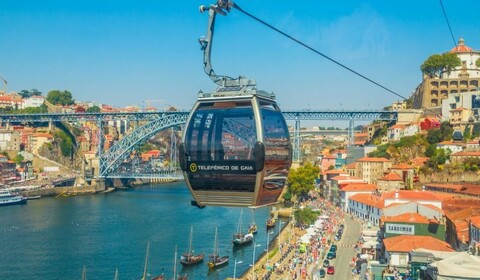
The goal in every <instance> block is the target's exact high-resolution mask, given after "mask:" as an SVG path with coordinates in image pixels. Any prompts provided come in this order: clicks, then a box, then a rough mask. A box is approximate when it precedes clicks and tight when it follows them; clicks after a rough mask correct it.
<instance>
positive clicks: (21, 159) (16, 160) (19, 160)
mask: <svg viewBox="0 0 480 280" xmlns="http://www.w3.org/2000/svg"><path fill="white" fill-rule="evenodd" d="M24 159H25V158H24V157H23V156H22V155H21V154H17V155H16V156H15V157H14V158H13V161H14V162H15V163H16V164H18V165H19V164H20V163H22V161H23V160H24Z"/></svg>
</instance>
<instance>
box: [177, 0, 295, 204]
mask: <svg viewBox="0 0 480 280" xmlns="http://www.w3.org/2000/svg"><path fill="white" fill-rule="evenodd" d="M233 5H234V4H233V2H231V1H221V0H219V1H217V4H216V5H210V7H208V8H205V7H203V6H202V7H200V10H201V11H206V10H208V11H209V24H208V29H207V36H206V38H202V39H200V43H201V46H202V49H203V51H204V68H205V72H206V73H207V74H208V75H209V76H210V78H211V79H212V80H213V81H214V82H215V83H216V84H217V85H218V88H217V89H216V91H215V92H213V93H203V92H200V93H199V96H198V99H197V102H196V103H195V105H194V106H193V108H192V111H191V113H190V115H189V117H188V119H187V124H186V127H185V129H184V134H183V138H182V143H181V144H180V145H179V157H180V166H181V169H182V171H183V175H184V177H185V181H186V184H187V186H188V188H189V189H190V192H191V193H192V196H193V198H194V199H195V204H196V205H198V206H205V205H224V206H243V207H245V206H264V205H269V204H272V203H275V202H276V201H277V200H278V198H279V196H280V194H281V193H282V191H283V188H284V186H285V182H286V179H287V175H288V170H289V169H290V166H291V154H292V152H291V149H292V148H291V144H290V137H289V132H288V127H287V124H286V122H285V119H284V117H283V115H282V113H281V111H280V108H279V107H278V105H277V103H276V102H275V95H274V94H273V93H267V92H266V91H262V90H257V89H256V83H255V81H253V80H249V79H246V78H244V77H239V78H236V79H234V78H231V77H227V76H218V75H216V74H215V72H214V71H213V69H212V67H211V63H210V52H211V44H212V37H213V28H214V22H215V16H216V14H217V13H219V14H222V15H226V14H227V12H229V11H230V8H231V7H232V6H233Z"/></svg>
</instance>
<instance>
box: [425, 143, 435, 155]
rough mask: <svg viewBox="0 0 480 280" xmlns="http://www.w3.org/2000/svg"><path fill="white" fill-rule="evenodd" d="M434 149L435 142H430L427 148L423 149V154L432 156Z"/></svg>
mask: <svg viewBox="0 0 480 280" xmlns="http://www.w3.org/2000/svg"><path fill="white" fill-rule="evenodd" d="M436 151H437V145H436V144H430V145H428V147H427V149H426V150H425V156H427V157H432V156H434V155H435V152H436Z"/></svg>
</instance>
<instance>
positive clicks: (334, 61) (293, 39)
mask: <svg viewBox="0 0 480 280" xmlns="http://www.w3.org/2000/svg"><path fill="white" fill-rule="evenodd" d="M228 2H229V3H232V7H233V8H235V9H237V10H238V11H240V12H241V13H243V14H244V15H246V16H248V17H250V18H252V19H254V20H256V21H258V22H260V23H261V24H263V25H265V26H267V27H269V28H270V29H273V30H275V31H277V32H278V33H280V34H282V35H283V36H285V37H287V38H289V39H290V40H292V41H294V42H296V43H298V44H300V45H302V46H304V47H305V48H307V49H309V50H311V51H312V52H314V53H316V54H318V55H320V56H322V57H324V58H325V59H328V60H330V61H331V62H333V63H335V64H337V65H338V66H340V67H342V68H344V69H346V70H348V71H350V72H352V73H354V74H355V75H357V76H359V77H361V78H363V79H365V80H367V81H369V82H371V83H373V84H374V85H376V86H379V87H381V88H382V89H384V90H386V91H388V92H390V93H391V94H394V95H396V96H398V97H400V98H403V99H407V98H406V97H404V96H402V95H400V94H398V93H396V92H395V91H393V90H391V89H389V88H387V87H385V86H383V85H381V84H379V83H377V82H375V81H374V80H372V79H370V78H368V77H366V76H365V75H363V74H361V73H359V72H357V71H355V70H353V69H352V68H350V67H348V66H346V65H344V64H342V63H340V62H338V61H336V60H335V59H333V58H331V57H329V56H328V55H326V54H323V53H321V52H320V51H318V50H316V49H314V48H312V47H310V46H309V45H307V44H305V43H303V42H302V41H300V40H298V39H296V38H294V37H292V36H290V35H288V34H287V33H285V32H283V31H281V30H280V29H278V28H276V27H274V26H272V25H271V24H269V23H267V22H265V21H263V20H261V19H260V18H258V17H256V16H254V15H252V14H250V13H249V12H247V11H245V10H243V9H242V8H240V7H239V6H238V5H237V4H235V3H233V2H231V1H228Z"/></svg>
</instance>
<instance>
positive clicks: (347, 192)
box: [339, 183, 377, 212]
mask: <svg viewBox="0 0 480 280" xmlns="http://www.w3.org/2000/svg"><path fill="white" fill-rule="evenodd" d="M376 190H377V186H375V185H374V184H366V183H356V184H348V185H346V186H344V187H341V188H340V193H339V195H340V207H342V209H343V211H345V212H346V211H348V205H349V201H350V197H352V196H354V195H356V194H359V193H367V194H372V193H374V192H375V191H376Z"/></svg>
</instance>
